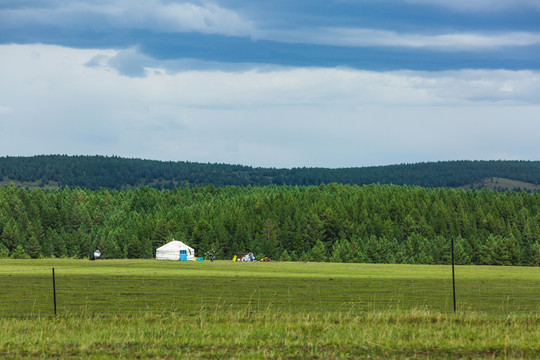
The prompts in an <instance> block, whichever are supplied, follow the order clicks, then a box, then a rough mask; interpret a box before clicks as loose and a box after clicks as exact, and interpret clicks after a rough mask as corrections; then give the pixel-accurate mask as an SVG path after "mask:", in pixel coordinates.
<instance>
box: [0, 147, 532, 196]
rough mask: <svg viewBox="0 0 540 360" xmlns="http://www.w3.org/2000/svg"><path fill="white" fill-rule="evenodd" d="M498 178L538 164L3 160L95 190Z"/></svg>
mask: <svg viewBox="0 0 540 360" xmlns="http://www.w3.org/2000/svg"><path fill="white" fill-rule="evenodd" d="M492 177H499V178H509V179H513V180H519V181H523V182H527V183H531V184H535V185H538V184H540V161H448V162H436V163H419V164H402V165H391V166H377V167H364V168H342V169H325V168H293V169H274V168H253V167H250V166H241V165H225V164H200V163H192V162H162V161H153V160H140V159H124V158H119V157H104V156H66V155H42V156H32V157H0V180H2V179H5V180H13V181H19V182H26V183H28V182H37V183H38V184H39V185H40V187H47V186H52V185H54V186H59V187H63V186H69V187H71V188H75V187H81V188H87V189H94V190H97V189H99V188H107V189H116V190H120V189H122V188H134V187H141V186H150V187H154V188H158V189H173V188H175V187H178V186H184V185H189V186H198V185H210V184H212V185H214V186H227V185H234V186H248V185H251V186H265V185H272V184H274V185H300V186H308V185H320V184H329V183H333V182H335V183H340V184H356V185H364V184H375V183H380V184H395V185H417V186H422V187H460V186H464V185H470V184H474V183H478V182H481V181H482V180H484V179H487V178H492Z"/></svg>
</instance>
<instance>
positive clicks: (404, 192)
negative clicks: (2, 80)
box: [0, 183, 540, 266]
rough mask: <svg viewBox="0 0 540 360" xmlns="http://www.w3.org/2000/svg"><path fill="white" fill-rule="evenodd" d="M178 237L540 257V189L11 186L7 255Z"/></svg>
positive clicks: (112, 250)
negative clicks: (85, 187)
mask: <svg viewBox="0 0 540 360" xmlns="http://www.w3.org/2000/svg"><path fill="white" fill-rule="evenodd" d="M173 238H175V239H177V240H181V241H184V242H186V243H187V244H189V245H191V246H192V247H194V248H195V249H196V253H197V256H204V254H205V253H206V252H209V251H212V252H213V253H214V254H215V255H216V257H217V258H218V259H230V258H232V257H233V255H234V254H244V253H246V252H248V251H253V252H254V254H255V256H257V257H258V258H260V257H262V256H268V257H270V258H271V259H274V260H282V261H332V262H366V263H411V264H447V263H449V261H450V260H449V259H450V254H451V248H450V244H451V241H452V240H453V241H454V250H455V256H456V262H457V263H458V264H493V265H527V266H539V265H540V193H527V192H513V191H506V192H499V191H492V190H486V189H482V190H476V189H473V190H463V189H449V188H422V187H417V186H398V185H381V184H372V185H362V186H360V185H345V184H336V183H331V184H328V185H319V186H276V185H269V186H245V187H239V186H222V187H215V186H213V185H208V186H182V187H177V188H174V189H172V190H157V189H154V188H151V187H149V186H143V187H140V188H136V189H131V190H125V189H124V190H109V189H103V188H102V189H99V190H90V189H81V188H69V187H64V188H62V189H39V188H38V189H31V190H29V189H24V188H20V187H16V186H14V185H13V184H12V185H9V186H4V187H0V257H12V258H29V257H31V258H39V257H74V258H88V256H89V255H90V254H91V252H93V251H94V250H95V249H100V250H101V252H102V253H103V255H104V257H105V258H152V257H153V256H154V253H155V249H156V248H157V247H159V246H161V245H163V244H164V243H166V242H168V241H170V240H172V239H173Z"/></svg>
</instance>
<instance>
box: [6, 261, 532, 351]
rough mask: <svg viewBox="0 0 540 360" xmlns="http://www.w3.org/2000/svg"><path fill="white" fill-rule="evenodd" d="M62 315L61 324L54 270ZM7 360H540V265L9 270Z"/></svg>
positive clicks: (47, 264) (118, 264)
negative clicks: (537, 359) (356, 359)
mask: <svg viewBox="0 0 540 360" xmlns="http://www.w3.org/2000/svg"><path fill="white" fill-rule="evenodd" d="M53 267H54V269H55V275H56V276H55V282H56V296H57V316H56V317H55V316H54V306H53V292H52V268H53ZM0 287H1V289H2V292H0V329H1V333H2V337H1V340H0V357H2V358H8V359H10V358H13V359H19V358H29V357H36V358H70V357H71V358H100V357H101V358H178V357H182V358H216V357H218V358H219V357H228V358H291V359H296V358H298V359H301V358H310V359H316V358H354V357H375V358H398V357H399V358H407V357H409V358H492V357H506V358H535V357H538V356H539V355H538V354H539V353H540V341H539V339H540V268H531V267H494V266H457V267H456V294H457V312H456V313H455V314H454V312H453V298H452V275H451V267H450V266H436V265H432V266H428V265H377V264H333V263H296V262H287V263H283V262H270V263H261V262H258V263H233V262H231V261H215V262H208V261H204V262H159V261H155V260H103V261H88V260H64V259H54V260H0Z"/></svg>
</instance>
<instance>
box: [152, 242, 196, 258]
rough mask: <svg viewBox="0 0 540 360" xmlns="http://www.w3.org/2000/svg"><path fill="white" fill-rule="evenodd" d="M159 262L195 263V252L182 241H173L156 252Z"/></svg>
mask: <svg viewBox="0 0 540 360" xmlns="http://www.w3.org/2000/svg"><path fill="white" fill-rule="evenodd" d="M156 259H157V260H182V261H187V260H193V261H195V250H193V248H192V247H189V246H187V245H186V244H184V243H183V242H181V241H178V240H173V241H171V242H169V243H167V244H165V245H163V246H162V247H159V248H157V250H156Z"/></svg>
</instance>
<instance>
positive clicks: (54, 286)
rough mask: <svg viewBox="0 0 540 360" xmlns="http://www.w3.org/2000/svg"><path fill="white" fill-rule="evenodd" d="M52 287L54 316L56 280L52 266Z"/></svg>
mask: <svg viewBox="0 0 540 360" xmlns="http://www.w3.org/2000/svg"><path fill="white" fill-rule="evenodd" d="M52 287H53V299H54V316H56V282H55V279H54V268H52Z"/></svg>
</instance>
